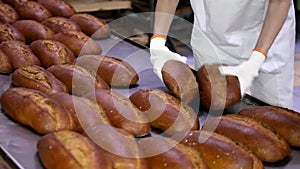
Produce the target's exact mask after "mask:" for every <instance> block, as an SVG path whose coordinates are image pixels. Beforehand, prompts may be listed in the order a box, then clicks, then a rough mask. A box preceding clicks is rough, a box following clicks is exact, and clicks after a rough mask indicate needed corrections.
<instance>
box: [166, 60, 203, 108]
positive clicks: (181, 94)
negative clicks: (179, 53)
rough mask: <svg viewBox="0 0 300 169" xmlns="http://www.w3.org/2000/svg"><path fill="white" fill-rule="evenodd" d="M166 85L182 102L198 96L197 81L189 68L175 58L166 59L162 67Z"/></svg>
mask: <svg viewBox="0 0 300 169" xmlns="http://www.w3.org/2000/svg"><path fill="white" fill-rule="evenodd" d="M162 78H163V81H164V84H165V85H166V87H167V88H168V89H169V90H170V93H172V94H173V95H174V96H176V97H177V98H179V99H181V100H182V101H183V102H186V103H190V102H192V101H193V100H194V99H195V97H198V93H199V92H198V83H197V81H196V77H195V75H194V73H193V72H192V70H191V68H190V67H189V66H188V65H187V64H185V63H182V62H179V61H176V60H170V61H167V62H166V63H165V64H164V66H163V68H162Z"/></svg>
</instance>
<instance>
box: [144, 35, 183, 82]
mask: <svg viewBox="0 0 300 169" xmlns="http://www.w3.org/2000/svg"><path fill="white" fill-rule="evenodd" d="M165 44H166V40H165V39H164V38H163V37H155V38H152V39H151V41H150V55H151V56H150V61H151V63H152V65H153V71H154V73H155V74H156V75H157V76H158V77H159V79H160V80H161V81H163V78H162V73H161V70H162V68H163V66H164V64H165V63H166V62H167V61H168V60H177V61H181V62H184V63H186V60H187V58H186V57H184V56H180V55H179V54H177V53H174V52H171V51H170V50H169V49H168V47H166V46H165Z"/></svg>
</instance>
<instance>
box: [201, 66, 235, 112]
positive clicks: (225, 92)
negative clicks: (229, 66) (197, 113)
mask: <svg viewBox="0 0 300 169" xmlns="http://www.w3.org/2000/svg"><path fill="white" fill-rule="evenodd" d="M219 66H220V65H218V64H212V65H203V66H202V67H201V68H200V69H199V70H198V71H197V74H196V78H197V82H198V85H199V92H200V104H201V105H202V106H203V107H204V108H205V109H207V110H222V109H225V108H227V107H229V106H230V105H233V104H235V103H237V102H238V101H240V100H241V92H240V88H239V80H238V79H237V77H235V76H224V75H221V73H220V71H219V69H218V67H219Z"/></svg>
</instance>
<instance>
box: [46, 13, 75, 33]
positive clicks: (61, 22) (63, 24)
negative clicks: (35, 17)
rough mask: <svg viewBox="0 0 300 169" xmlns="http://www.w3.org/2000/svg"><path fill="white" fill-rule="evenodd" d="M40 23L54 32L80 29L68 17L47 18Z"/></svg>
mask: <svg viewBox="0 0 300 169" xmlns="http://www.w3.org/2000/svg"><path fill="white" fill-rule="evenodd" d="M42 24H44V25H46V26H47V27H48V28H50V29H51V30H52V31H53V32H54V33H60V32H65V31H81V29H80V27H79V26H78V25H77V24H76V23H75V22H73V21H72V20H70V19H68V18H65V17H60V16H54V17H50V18H47V19H45V20H44V21H43V22H42Z"/></svg>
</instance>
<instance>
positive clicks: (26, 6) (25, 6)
mask: <svg viewBox="0 0 300 169" xmlns="http://www.w3.org/2000/svg"><path fill="white" fill-rule="evenodd" d="M15 9H16V11H17V12H18V14H19V16H20V18H21V19H31V20H36V21H38V22H41V21H43V20H45V19H47V18H50V17H51V16H52V14H51V13H50V12H49V11H48V9H47V8H45V7H44V6H43V5H40V4H39V3H37V2H34V1H27V2H22V3H19V4H18V5H16V7H15Z"/></svg>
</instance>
